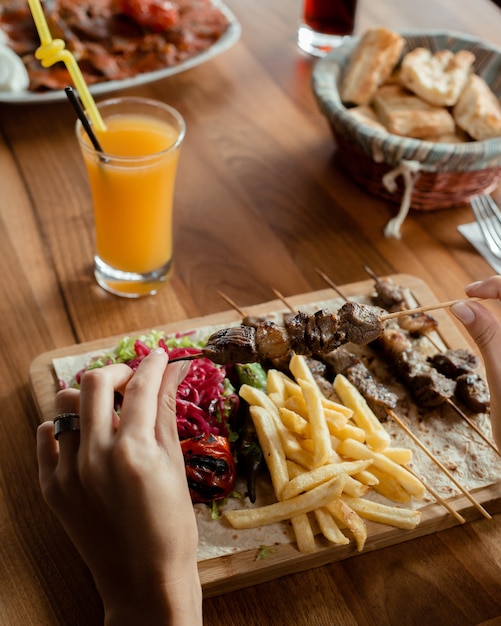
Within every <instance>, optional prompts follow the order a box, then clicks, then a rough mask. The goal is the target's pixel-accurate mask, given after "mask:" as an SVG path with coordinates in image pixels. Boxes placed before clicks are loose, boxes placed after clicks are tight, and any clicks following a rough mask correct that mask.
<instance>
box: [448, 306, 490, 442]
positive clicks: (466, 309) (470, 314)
mask: <svg viewBox="0 0 501 626" xmlns="http://www.w3.org/2000/svg"><path fill="white" fill-rule="evenodd" d="M451 312H452V313H453V315H454V316H455V317H456V318H457V319H458V320H459V321H460V322H461V323H462V324H463V325H464V327H465V328H466V330H467V331H468V333H469V335H470V336H471V338H472V339H473V341H474V342H475V343H476V344H477V346H478V348H479V350H480V353H481V355H482V358H483V360H484V364H485V369H486V373H487V383H488V385H489V389H490V394H491V423H492V431H493V435H494V439H495V440H496V443H497V446H498V448H500V449H501V359H500V358H499V355H500V354H501V325H500V324H499V322H498V321H497V319H496V318H495V317H494V315H493V314H492V313H491V312H490V311H489V310H488V309H486V308H485V307H484V306H482V305H481V304H479V303H478V302H473V301H471V300H470V301H462V302H459V303H457V304H455V305H453V306H452V307H451Z"/></svg>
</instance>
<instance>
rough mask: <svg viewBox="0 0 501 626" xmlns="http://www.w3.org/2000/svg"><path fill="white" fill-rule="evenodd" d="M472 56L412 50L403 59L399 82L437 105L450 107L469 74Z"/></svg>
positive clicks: (418, 49)
mask: <svg viewBox="0 0 501 626" xmlns="http://www.w3.org/2000/svg"><path fill="white" fill-rule="evenodd" d="M474 61H475V55H474V54H472V53H471V52H470V51H469V50H459V51H458V52H456V53H454V52H452V51H451V50H438V51H437V52H435V53H432V52H431V50H429V49H427V48H414V50H411V51H410V52H408V53H407V54H406V55H405V56H404V58H403V59H402V64H401V67H400V73H399V79H400V82H401V83H402V84H403V85H404V86H405V87H407V89H410V91H412V92H413V93H415V94H416V95H417V96H419V97H420V98H422V99H423V100H426V102H429V103H430V104H434V105H436V106H453V105H454V104H456V102H457V101H458V99H459V96H460V95H461V92H462V91H463V89H464V87H465V85H466V82H467V80H468V77H469V76H470V74H471V72H472V67H473V62H474Z"/></svg>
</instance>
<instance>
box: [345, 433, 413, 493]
mask: <svg viewBox="0 0 501 626" xmlns="http://www.w3.org/2000/svg"><path fill="white" fill-rule="evenodd" d="M338 452H340V454H343V455H344V456H346V457H348V458H352V459H372V460H373V463H374V464H373V467H372V468H371V471H373V472H374V468H377V469H380V470H382V471H383V472H387V473H388V474H390V475H391V476H394V478H395V479H396V480H397V481H398V482H399V483H400V484H401V485H402V487H404V489H406V490H407V491H408V492H409V493H410V494H411V496H413V497H415V498H417V499H420V498H422V497H423V496H424V493H425V488H424V486H423V483H422V482H421V481H420V480H418V478H416V476H414V475H413V474H411V473H410V472H408V471H407V470H406V469H405V467H403V466H402V465H397V464H396V463H394V462H393V461H392V460H390V459H389V458H388V457H386V456H385V455H384V454H381V453H380V452H375V451H374V450H371V449H370V448H369V447H368V446H365V445H364V444H362V443H360V442H359V441H354V440H353V439H345V440H344V441H342V442H341V443H340V445H339V450H338Z"/></svg>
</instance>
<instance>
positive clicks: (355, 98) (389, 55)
mask: <svg viewBox="0 0 501 626" xmlns="http://www.w3.org/2000/svg"><path fill="white" fill-rule="evenodd" d="M403 47H404V39H403V37H401V36H400V35H399V34H397V33H393V32H392V31H390V30H388V29H387V28H372V29H370V30H368V31H367V32H366V33H365V34H364V35H363V37H362V38H361V40H360V44H359V46H358V47H357V49H356V50H355V53H354V54H353V56H352V58H351V60H350V64H349V66H348V69H347V71H346V75H345V78H344V81H343V85H342V88H341V98H342V100H343V101H344V102H351V103H353V104H367V103H369V102H370V101H371V100H372V98H373V96H374V94H375V93H376V90H377V89H378V87H379V86H380V85H382V84H383V83H384V82H385V80H386V79H387V78H388V77H389V76H390V74H391V73H392V71H393V68H394V67H395V65H396V64H397V61H398V59H399V57H400V53H401V52H402V49H403Z"/></svg>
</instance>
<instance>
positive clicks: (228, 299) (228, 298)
mask: <svg viewBox="0 0 501 626" xmlns="http://www.w3.org/2000/svg"><path fill="white" fill-rule="evenodd" d="M217 293H218V294H219V295H220V296H221V298H223V300H226V302H227V303H228V304H229V305H230V306H231V307H232V308H233V309H235V311H237V313H239V314H240V317H246V316H247V313H245V311H243V310H242V309H241V308H240V307H239V306H238V304H237V303H236V302H234V301H233V300H232V299H231V298H230V297H229V296H227V295H226V294H225V293H223V292H222V291H219V290H218V292H217Z"/></svg>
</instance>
